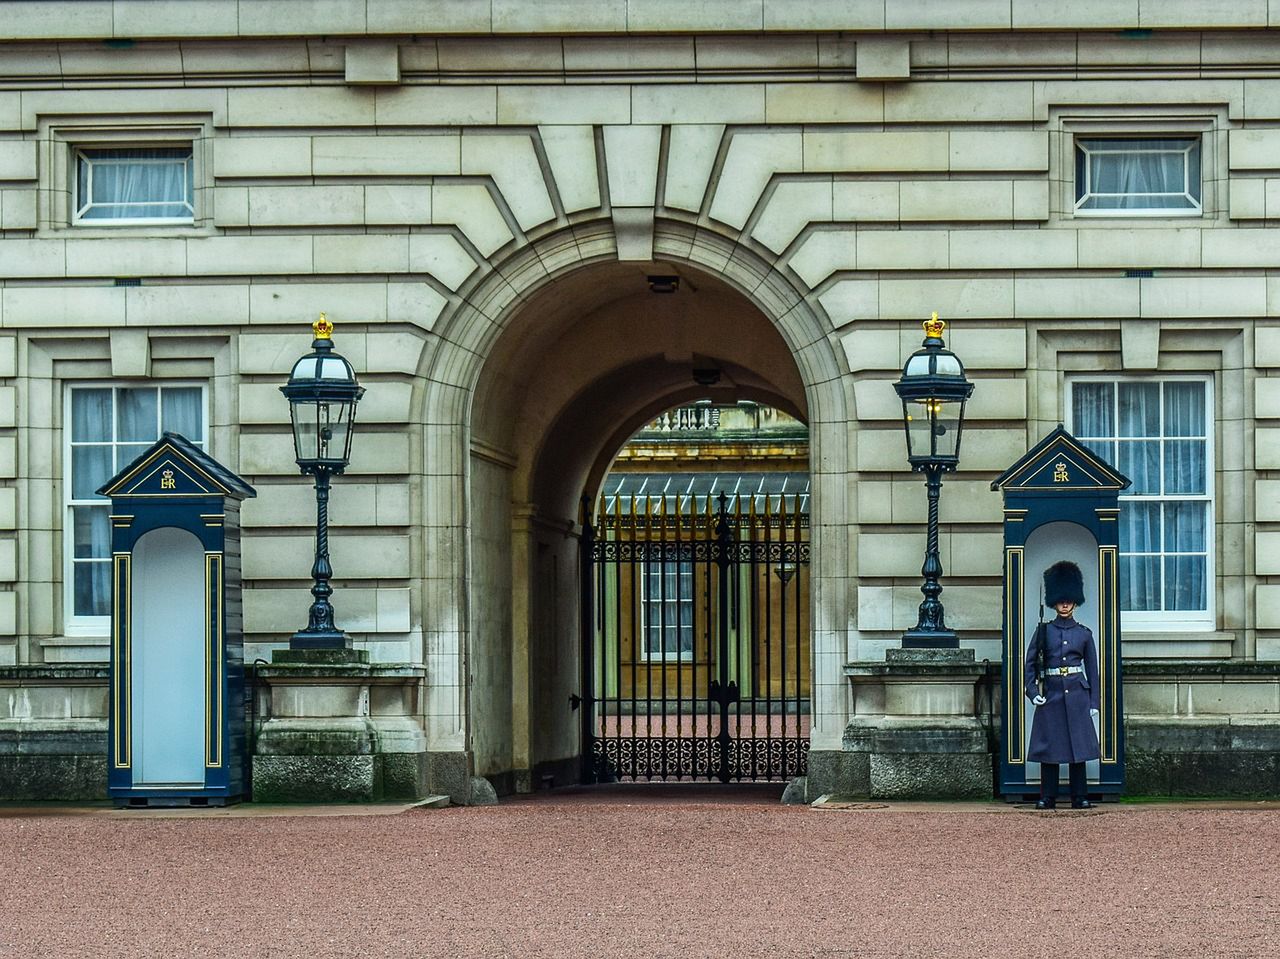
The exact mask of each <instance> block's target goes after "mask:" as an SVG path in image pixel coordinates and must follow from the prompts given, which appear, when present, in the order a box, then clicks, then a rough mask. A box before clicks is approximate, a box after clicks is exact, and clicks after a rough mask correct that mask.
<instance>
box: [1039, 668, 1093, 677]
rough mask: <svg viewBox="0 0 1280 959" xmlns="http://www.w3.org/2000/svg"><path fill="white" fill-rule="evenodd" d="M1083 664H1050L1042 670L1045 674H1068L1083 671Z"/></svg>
mask: <svg viewBox="0 0 1280 959" xmlns="http://www.w3.org/2000/svg"><path fill="white" fill-rule="evenodd" d="M1083 672H1084V667H1083V666H1050V667H1049V668H1048V669H1046V670H1045V671H1044V674H1045V675H1046V676H1069V675H1071V674H1072V673H1083Z"/></svg>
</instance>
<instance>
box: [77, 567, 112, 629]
mask: <svg viewBox="0 0 1280 959" xmlns="http://www.w3.org/2000/svg"><path fill="white" fill-rule="evenodd" d="M73 569H74V572H73V574H72V575H73V577H74V578H73V581H72V592H73V594H74V600H73V605H74V607H75V615H76V616H110V615H111V564H110V563H102V562H84V563H74V564H73Z"/></svg>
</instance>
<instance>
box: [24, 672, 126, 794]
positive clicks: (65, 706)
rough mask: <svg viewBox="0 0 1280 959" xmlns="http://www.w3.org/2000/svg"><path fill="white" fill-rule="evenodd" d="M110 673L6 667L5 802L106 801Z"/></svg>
mask: <svg viewBox="0 0 1280 959" xmlns="http://www.w3.org/2000/svg"><path fill="white" fill-rule="evenodd" d="M107 676H108V673H107V667H106V666H63V665H57V666H49V665H44V666H3V667H0V800H44V799H62V800H74V799H105V798H106V797H107Z"/></svg>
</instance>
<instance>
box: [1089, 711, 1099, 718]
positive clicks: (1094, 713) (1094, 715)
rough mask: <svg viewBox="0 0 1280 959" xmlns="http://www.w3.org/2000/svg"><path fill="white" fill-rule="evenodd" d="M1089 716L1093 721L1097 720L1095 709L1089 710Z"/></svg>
mask: <svg viewBox="0 0 1280 959" xmlns="http://www.w3.org/2000/svg"><path fill="white" fill-rule="evenodd" d="M1089 715H1090V716H1092V717H1093V718H1094V719H1097V718H1098V711H1097V710H1096V709H1091V710H1089Z"/></svg>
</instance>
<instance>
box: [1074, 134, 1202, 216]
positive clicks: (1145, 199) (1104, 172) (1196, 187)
mask: <svg viewBox="0 0 1280 959" xmlns="http://www.w3.org/2000/svg"><path fill="white" fill-rule="evenodd" d="M1082 152H1083V153H1086V154H1087V161H1085V162H1087V165H1088V167H1087V168H1088V181H1087V183H1086V182H1084V181H1085V177H1084V172H1085V171H1084V169H1083V167H1082V163H1081V161H1080V160H1079V159H1077V163H1076V200H1077V202H1078V205H1079V206H1080V208H1081V209H1086V210H1087V209H1096V210H1169V209H1172V210H1195V209H1197V205H1198V201H1199V197H1200V142H1199V140H1198V139H1166V140H1081V141H1079V143H1078V144H1077V156H1078V157H1079V155H1080V154H1081V153H1082Z"/></svg>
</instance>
